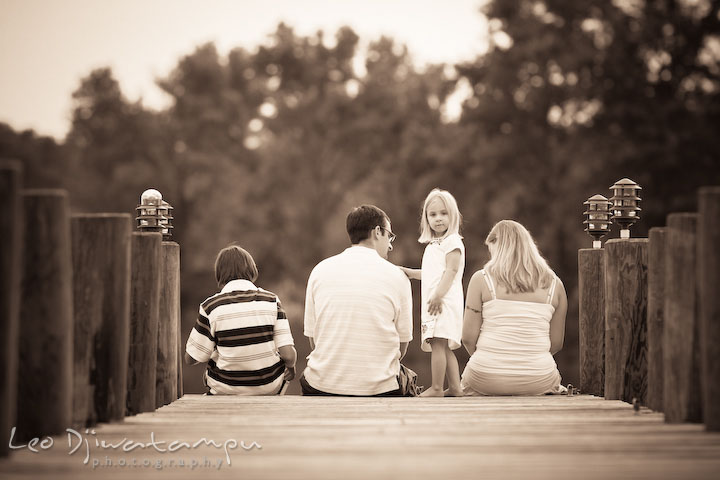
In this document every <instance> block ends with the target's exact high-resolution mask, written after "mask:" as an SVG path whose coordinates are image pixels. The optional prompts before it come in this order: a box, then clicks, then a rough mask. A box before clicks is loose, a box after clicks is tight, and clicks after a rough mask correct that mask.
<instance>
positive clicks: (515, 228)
mask: <svg viewBox="0 0 720 480" xmlns="http://www.w3.org/2000/svg"><path fill="white" fill-rule="evenodd" d="M485 244H486V245H488V246H489V245H490V244H495V245H496V248H495V254H494V255H491V258H490V261H489V262H487V263H486V264H485V270H486V271H487V272H488V273H489V274H490V275H491V276H492V277H493V279H495V280H496V282H497V283H498V284H503V285H504V286H505V287H506V288H507V290H508V292H509V293H521V292H534V291H535V290H537V289H538V287H541V288H547V287H548V286H549V285H550V281H551V280H552V279H553V277H554V276H555V273H554V272H553V271H552V269H551V268H550V266H548V264H547V261H545V259H544V258H543V257H542V255H540V252H539V251H538V248H537V245H535V241H534V240H533V238H532V236H531V235H530V232H528V231H527V229H526V228H525V227H523V226H522V225H521V224H519V223H518V222H515V221H513V220H501V221H499V222H498V223H496V224H495V226H494V227H493V228H492V230H490V233H489V234H488V236H487V238H486V239H485Z"/></svg>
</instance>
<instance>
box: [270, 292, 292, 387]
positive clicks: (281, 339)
mask: <svg viewBox="0 0 720 480" xmlns="http://www.w3.org/2000/svg"><path fill="white" fill-rule="evenodd" d="M273 339H274V340H275V347H276V348H277V351H278V354H279V355H280V358H282V360H283V362H285V380H286V381H288V382H289V381H290V380H292V379H293V378H295V362H296V361H297V352H296V351H295V347H294V342H293V338H292V331H291V330H290V322H289V321H288V318H287V314H286V313H285V309H283V307H282V303H281V302H280V299H278V300H277V318H276V319H275V326H274V327H273Z"/></svg>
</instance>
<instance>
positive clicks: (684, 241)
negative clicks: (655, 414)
mask: <svg viewBox="0 0 720 480" xmlns="http://www.w3.org/2000/svg"><path fill="white" fill-rule="evenodd" d="M696 229H697V214H696V213H671V214H670V215H668V216H667V232H666V239H665V242H666V243H665V328H664V332H663V359H664V363H663V375H664V388H663V412H664V413H665V421H666V422H668V423H677V422H699V421H702V392H701V385H700V344H699V341H700V339H699V321H698V315H697V301H696V297H697V292H696V283H697V282H696V280H697V271H696V268H697V265H696V258H697V257H696Z"/></svg>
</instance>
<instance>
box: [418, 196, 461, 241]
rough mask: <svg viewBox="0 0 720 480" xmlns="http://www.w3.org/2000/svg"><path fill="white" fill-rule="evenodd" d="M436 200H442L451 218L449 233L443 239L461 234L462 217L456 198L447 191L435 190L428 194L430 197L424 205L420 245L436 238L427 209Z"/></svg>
mask: <svg viewBox="0 0 720 480" xmlns="http://www.w3.org/2000/svg"><path fill="white" fill-rule="evenodd" d="M436 198H440V200H442V202H443V203H444V204H445V208H447V211H448V216H449V217H450V225H448V229H447V232H445V235H443V236H442V237H441V238H445V237H447V236H448V235H452V234H453V233H457V234H459V233H460V223H461V222H462V215H460V210H459V209H458V206H457V202H456V201H455V197H453V196H452V195H451V194H450V192H448V191H447V190H440V189H439V188H434V189H433V190H432V191H431V192H430V193H428V196H427V197H425V202H424V203H423V208H422V218H421V219H420V238H418V242H420V243H428V242H431V241H432V240H433V239H434V238H435V237H434V236H433V230H432V228H430V224H429V223H428V219H427V208H428V205H430V202H432V201H433V200H435V199H436Z"/></svg>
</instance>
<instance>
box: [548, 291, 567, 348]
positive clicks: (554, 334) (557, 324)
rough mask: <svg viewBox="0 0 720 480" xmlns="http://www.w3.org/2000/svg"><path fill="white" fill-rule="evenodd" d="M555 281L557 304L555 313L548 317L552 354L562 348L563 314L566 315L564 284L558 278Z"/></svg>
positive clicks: (563, 338)
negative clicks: (557, 283)
mask: <svg viewBox="0 0 720 480" xmlns="http://www.w3.org/2000/svg"><path fill="white" fill-rule="evenodd" d="M557 282H559V283H560V285H558V287H557V288H556V289H555V297H557V306H556V307H555V313H554V314H553V316H552V318H551V319H550V353H551V354H553V355H555V354H556V353H557V352H559V351H560V350H562V348H563V343H564V342H565V316H566V315H567V293H566V292H565V286H564V285H563V283H562V282H561V281H560V279H557Z"/></svg>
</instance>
